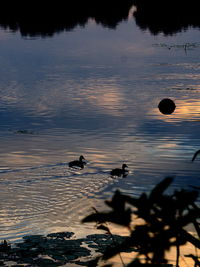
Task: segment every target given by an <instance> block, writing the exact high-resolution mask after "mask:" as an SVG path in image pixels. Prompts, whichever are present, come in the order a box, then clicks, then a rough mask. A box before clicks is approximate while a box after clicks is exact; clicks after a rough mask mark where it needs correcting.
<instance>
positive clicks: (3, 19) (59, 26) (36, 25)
mask: <svg viewBox="0 0 200 267" xmlns="http://www.w3.org/2000/svg"><path fill="white" fill-rule="evenodd" d="M133 5H135V6H136V8H137V11H136V12H135V13H134V17H135V20H136V24H137V25H138V26H139V27H140V28H141V29H143V30H146V29H148V30H149V31H150V32H151V33H152V34H155V35H156V34H158V33H160V32H162V33H164V34H166V35H169V34H174V33H177V32H179V31H182V30H185V29H187V28H188V27H198V28H199V27H200V16H199V3H198V1H197V0H191V1H189V3H188V2H186V1H184V0H183V1H182V0H169V1H159V0H124V1H123V0H116V1H114V0H109V1H106V0H101V1H100V0H96V1H92V0H85V1H81V0H80V1H59V2H53V1H48V2H47V1H28V2H27V4H24V3H23V2H21V4H20V2H19V1H18V2H14V1H13V2H11V1H3V2H1V8H0V26H1V27H2V28H4V29H9V30H11V31H14V32H15V31H20V33H21V35H22V36H24V37H37V36H42V37H48V36H53V35H54V34H55V33H58V32H62V31H70V30H73V29H74V28H75V27H76V26H83V27H84V26H85V25H86V24H87V22H88V19H89V18H91V19H94V20H95V21H96V23H98V24H101V25H102V26H104V27H109V28H112V29H115V28H116V26H117V25H118V24H119V22H121V21H123V20H127V18H128V14H129V11H130V8H131V7H132V6H133Z"/></svg>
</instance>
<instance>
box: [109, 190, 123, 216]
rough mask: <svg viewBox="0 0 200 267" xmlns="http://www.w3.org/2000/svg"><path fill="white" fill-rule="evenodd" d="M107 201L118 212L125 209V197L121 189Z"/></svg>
mask: <svg viewBox="0 0 200 267" xmlns="http://www.w3.org/2000/svg"><path fill="white" fill-rule="evenodd" d="M105 203H106V204H107V205H108V206H109V207H111V208H112V209H113V210H114V211H116V212H122V211H124V210H125V198H124V196H123V195H122V194H121V193H120V191H119V190H117V191H116V192H115V194H114V196H113V198H112V200H110V201H109V200H106V201H105Z"/></svg>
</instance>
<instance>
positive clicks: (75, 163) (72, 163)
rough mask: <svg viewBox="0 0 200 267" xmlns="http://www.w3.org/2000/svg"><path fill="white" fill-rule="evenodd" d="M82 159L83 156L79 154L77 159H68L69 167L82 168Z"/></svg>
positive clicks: (83, 163)
mask: <svg viewBox="0 0 200 267" xmlns="http://www.w3.org/2000/svg"><path fill="white" fill-rule="evenodd" d="M83 159H84V160H85V158H84V157H83V156H82V155H81V156H80V157H79V160H74V161H70V162H69V163H68V165H69V167H70V168H77V167H78V168H81V169H83V168H84V165H85V164H86V162H84V161H83Z"/></svg>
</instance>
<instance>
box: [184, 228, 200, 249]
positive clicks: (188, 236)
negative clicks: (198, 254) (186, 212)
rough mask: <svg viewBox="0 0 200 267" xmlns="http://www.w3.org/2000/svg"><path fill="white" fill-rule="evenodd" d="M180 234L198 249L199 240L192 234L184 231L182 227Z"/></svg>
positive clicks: (199, 245)
mask: <svg viewBox="0 0 200 267" xmlns="http://www.w3.org/2000/svg"><path fill="white" fill-rule="evenodd" d="M181 234H182V235H183V237H184V238H185V239H186V240H187V241H188V242H190V243H191V244H193V245H194V246H195V247H196V248H199V249H200V240H199V239H197V238H195V237H194V236H192V235H191V234H190V233H188V232H187V231H185V230H184V229H182V231H181Z"/></svg>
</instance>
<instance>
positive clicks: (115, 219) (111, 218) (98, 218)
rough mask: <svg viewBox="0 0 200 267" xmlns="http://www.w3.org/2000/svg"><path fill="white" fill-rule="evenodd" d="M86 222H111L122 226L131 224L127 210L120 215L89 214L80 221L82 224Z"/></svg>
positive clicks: (112, 213)
mask: <svg viewBox="0 0 200 267" xmlns="http://www.w3.org/2000/svg"><path fill="white" fill-rule="evenodd" d="M86 222H98V223H104V222H112V223H116V224H120V225H123V226H129V224H130V222H131V210H130V209H127V210H126V211H124V212H122V213H117V212H108V213H95V214H90V215H88V216H86V217H85V218H84V219H83V220H82V223H86Z"/></svg>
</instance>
